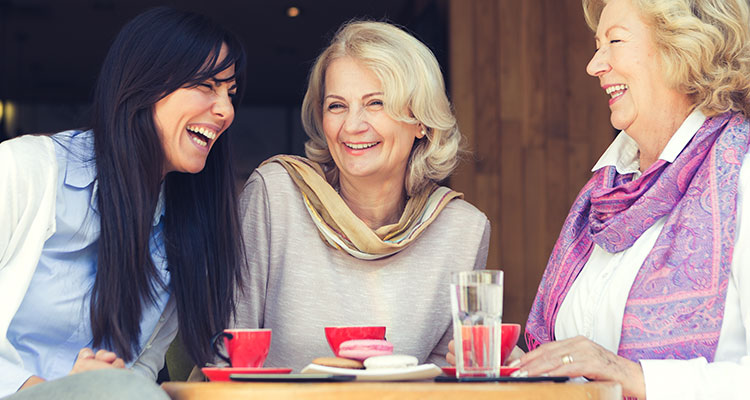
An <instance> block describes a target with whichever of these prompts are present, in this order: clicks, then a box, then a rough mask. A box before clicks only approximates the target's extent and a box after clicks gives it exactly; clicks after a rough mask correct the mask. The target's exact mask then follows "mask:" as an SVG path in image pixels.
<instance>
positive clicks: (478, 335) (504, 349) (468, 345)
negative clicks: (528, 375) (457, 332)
mask: <svg viewBox="0 0 750 400" xmlns="http://www.w3.org/2000/svg"><path fill="white" fill-rule="evenodd" d="M462 329H463V332H464V333H463V334H462V335H461V336H462V337H464V338H465V339H464V343H463V346H462V348H463V351H464V362H465V363H467V362H468V363H469V364H470V366H477V367H478V366H483V365H484V364H485V361H484V358H483V352H481V351H480V352H475V353H474V357H472V348H475V349H478V348H484V347H485V345H486V344H485V342H486V341H487V340H488V338H489V335H490V333H489V328H488V327H487V326H464V327H462ZM500 330H501V337H500V365H505V360H507V359H508V356H510V353H511V352H512V351H513V347H515V346H516V343H517V342H518V337H519V336H520V335H521V325H519V324H502V326H501V328H500ZM472 341H473V343H472Z"/></svg>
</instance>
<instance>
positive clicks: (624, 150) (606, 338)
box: [555, 110, 750, 400]
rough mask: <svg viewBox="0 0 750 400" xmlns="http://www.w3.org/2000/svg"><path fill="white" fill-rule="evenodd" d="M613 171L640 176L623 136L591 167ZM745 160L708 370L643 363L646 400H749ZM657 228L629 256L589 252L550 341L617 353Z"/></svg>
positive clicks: (632, 147) (680, 136)
mask: <svg viewBox="0 0 750 400" xmlns="http://www.w3.org/2000/svg"><path fill="white" fill-rule="evenodd" d="M705 120H706V117H705V115H703V113H701V112H700V111H698V110H696V111H693V112H692V113H691V114H690V115H689V116H688V117H687V118H686V119H685V121H684V122H683V123H682V125H681V126H680V128H679V129H678V130H677V132H675V134H674V135H673V136H672V138H671V139H670V141H669V142H668V143H667V146H666V147H665V148H664V151H662V153H661V155H660V156H659V159H662V160H666V161H668V162H673V161H674V160H675V159H676V158H677V156H678V155H679V154H680V152H681V151H682V150H683V149H684V148H685V146H686V145H687V143H688V142H689V141H690V139H692V137H693V136H694V135H695V133H696V132H697V131H698V129H699V128H700V127H701V125H703V122H704V121H705ZM608 165H613V166H615V167H616V168H617V171H618V172H619V173H621V174H626V173H632V172H635V173H636V174H640V172H638V167H639V162H638V147H637V145H636V143H635V141H634V140H633V139H632V138H630V137H629V136H628V135H627V134H626V133H625V132H624V131H622V132H620V134H619V135H618V136H617V138H616V139H615V140H614V142H613V143H612V144H611V145H610V146H609V148H608V149H607V151H605V152H604V155H602V157H601V159H600V160H599V162H598V163H597V164H596V165H595V166H594V168H593V171H596V170H598V169H600V168H602V167H604V166H608ZM747 193H750V155H745V158H744V159H743V163H742V168H741V169H740V177H739V190H738V195H737V230H736V241H735V245H734V253H733V258H732V265H731V273H730V276H729V287H728V289H727V298H726V306H725V309H724V321H723V324H722V327H721V332H720V336H719V343H718V345H717V348H716V356H715V360H714V362H713V363H708V362H707V361H706V359H705V358H703V357H700V358H696V359H692V360H640V362H641V366H642V367H643V374H644V377H645V382H646V397H647V398H648V399H649V400H661V399H681V400H683V399H695V400H699V399H700V400H704V399H705V400H707V399H748V398H750V350H749V349H750V334H749V333H750V213H745V214H743V213H742V210H750V195H747ZM666 218H667V217H666V216H665V217H662V218H661V219H660V220H658V221H657V222H656V223H655V224H654V225H653V226H651V227H650V228H649V229H648V230H646V232H644V233H643V234H642V235H641V237H640V238H638V240H636V242H635V243H634V244H633V246H631V247H630V248H628V249H626V250H624V251H621V252H619V253H609V252H607V251H606V250H604V249H603V248H601V247H600V246H598V245H594V249H593V251H592V253H591V257H590V258H589V260H588V261H587V262H586V265H585V266H584V268H583V269H582V270H581V273H580V274H579V275H578V277H577V278H576V280H575V282H573V285H572V286H571V288H570V291H569V292H568V295H567V296H566V297H565V299H564V300H563V303H562V305H561V306H560V311H559V313H558V316H557V320H556V321H555V338H556V339H557V340H562V339H567V338H571V337H574V336H578V335H582V336H585V337H586V338H588V339H590V340H592V341H594V342H596V343H598V344H599V345H601V346H603V347H605V348H606V349H608V350H610V351H612V352H614V353H617V349H618V347H619V344H620V332H621V329H622V318H623V315H624V313H625V303H626V301H627V299H628V294H629V292H630V288H631V286H632V285H633V282H634V280H635V276H636V274H637V273H638V270H639V269H640V267H641V265H642V264H643V261H644V260H645V259H646V256H648V254H649V252H650V251H651V249H652V248H653V247H654V244H655V243H656V240H657V238H658V236H659V233H660V232H661V230H662V228H663V227H664V224H665V222H666Z"/></svg>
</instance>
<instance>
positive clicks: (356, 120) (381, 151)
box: [323, 57, 423, 182]
mask: <svg viewBox="0 0 750 400" xmlns="http://www.w3.org/2000/svg"><path fill="white" fill-rule="evenodd" d="M323 96H324V97H323V132H324V133H325V137H326V142H327V143H328V149H329V150H330V152H331V157H333V161H334V162H335V163H336V166H337V167H338V169H339V172H340V174H341V176H342V178H344V179H348V180H356V179H362V178H367V179H368V181H369V182H372V178H374V179H375V181H376V182H377V181H378V180H382V181H383V182H384V181H386V180H389V179H400V180H401V182H403V179H404V176H405V174H406V165H407V163H408V161H409V155H410V154H411V149H412V145H413V144H414V140H415V138H421V137H422V136H423V134H422V133H421V127H420V126H419V125H418V124H408V123H406V122H401V121H396V120H394V119H393V118H391V117H390V116H389V115H388V113H386V111H385V109H384V107H383V102H384V101H385V96H384V93H383V89H382V85H381V83H380V80H379V79H378V77H377V76H376V75H375V74H374V73H373V72H372V71H371V70H369V69H368V68H367V67H365V66H364V65H363V64H361V63H360V62H358V61H357V60H354V59H352V58H350V57H343V58H339V59H336V60H334V61H333V62H331V64H330V65H329V66H328V68H327V70H326V73H325V88H324V94H323Z"/></svg>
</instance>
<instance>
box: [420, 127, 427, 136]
mask: <svg viewBox="0 0 750 400" xmlns="http://www.w3.org/2000/svg"><path fill="white" fill-rule="evenodd" d="M420 133H421V134H422V136H426V135H427V130H426V129H425V128H424V126H423V127H422V131H421V132H420Z"/></svg>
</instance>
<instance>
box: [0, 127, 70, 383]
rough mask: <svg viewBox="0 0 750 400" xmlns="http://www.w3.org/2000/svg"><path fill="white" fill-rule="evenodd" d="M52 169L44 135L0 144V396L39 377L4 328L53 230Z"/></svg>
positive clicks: (53, 163)
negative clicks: (27, 367)
mask: <svg viewBox="0 0 750 400" xmlns="http://www.w3.org/2000/svg"><path fill="white" fill-rule="evenodd" d="M56 173H57V166H56V160H55V153H54V147H53V145H52V142H51V140H50V139H49V138H46V137H23V138H19V139H14V140H10V141H7V142H3V143H2V144H0V304H2V307H0V371H3V373H2V374H0V397H3V396H6V395H9V394H11V393H13V392H15V391H16V390H18V389H19V388H20V387H21V386H22V385H31V384H33V383H36V382H38V381H40V380H41V378H38V377H33V376H32V373H31V372H30V371H27V370H26V369H25V368H23V361H22V360H21V358H20V356H19V355H18V353H17V352H16V350H15V349H14V348H13V346H12V344H11V343H10V341H9V340H8V339H7V331H8V326H9V325H10V322H11V320H12V319H13V316H14V315H15V313H16V310H17V309H18V306H19V305H20V304H21V300H22V299H23V297H24V295H25V294H26V289H27V288H28V285H29V282H30V281H31V277H32V276H33V274H34V270H35V268H36V264H37V262H38V260H39V255H40V254H41V250H42V246H43V244H44V241H45V240H46V239H47V238H49V236H50V235H51V234H52V232H53V230H54V205H55V203H54V201H55V183H56Z"/></svg>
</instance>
